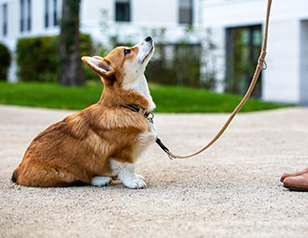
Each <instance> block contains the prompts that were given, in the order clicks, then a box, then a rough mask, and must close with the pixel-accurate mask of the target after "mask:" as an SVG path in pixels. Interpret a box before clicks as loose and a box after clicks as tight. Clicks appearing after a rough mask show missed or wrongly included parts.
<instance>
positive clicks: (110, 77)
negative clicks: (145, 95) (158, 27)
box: [82, 37, 154, 88]
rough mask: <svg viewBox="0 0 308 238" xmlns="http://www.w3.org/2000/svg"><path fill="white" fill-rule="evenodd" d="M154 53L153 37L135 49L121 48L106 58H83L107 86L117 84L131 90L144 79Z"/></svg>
mask: <svg viewBox="0 0 308 238" xmlns="http://www.w3.org/2000/svg"><path fill="white" fill-rule="evenodd" d="M153 51H154V43H153V40H152V38H151V37H146V38H145V39H143V40H142V41H140V42H139V43H138V44H136V45H135V46H133V47H126V46H119V47H117V48H115V49H113V50H112V51H111V52H110V53H109V54H108V55H107V56H106V57H104V58H102V57H99V56H94V57H88V56H86V57H82V60H83V61H84V62H85V63H86V64H87V65H88V66H89V67H90V68H91V69H92V70H94V71H95V72H96V73H97V74H98V75H99V76H100V77H101V78H102V80H103V82H104V84H105V85H110V84H111V85H114V84H117V85H118V86H120V87H123V88H130V87H131V86H132V85H133V84H134V83H135V82H136V81H137V80H138V79H139V78H144V70H145V67H146V65H147V64H148V62H149V60H150V59H151V57H152V55H153Z"/></svg>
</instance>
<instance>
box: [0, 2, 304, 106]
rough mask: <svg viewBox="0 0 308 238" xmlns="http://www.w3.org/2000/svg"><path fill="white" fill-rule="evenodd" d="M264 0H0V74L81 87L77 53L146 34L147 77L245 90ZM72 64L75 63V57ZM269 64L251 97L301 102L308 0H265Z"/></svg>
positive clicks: (101, 50) (84, 76) (84, 74)
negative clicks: (149, 43) (149, 47)
mask: <svg viewBox="0 0 308 238" xmlns="http://www.w3.org/2000/svg"><path fill="white" fill-rule="evenodd" d="M266 5H267V0H155V1H153V0H81V1H80V0H75V1H74V0H0V79H1V80H2V81H8V82H29V81H30V82H31V81H38V82H59V84H60V85H67V86H70V85H72V86H84V85H86V84H87V82H88V81H89V80H93V79H97V78H98V77H97V76H96V75H95V74H94V73H92V72H91V70H89V69H88V68H87V67H86V66H85V65H83V64H82V62H81V60H80V57H81V56H84V55H90V56H92V55H100V56H105V55H107V54H108V52H109V51H110V50H111V49H113V48H114V47H115V46H118V45H128V46H132V45H134V44H136V43H137V42H139V41H140V40H141V39H143V38H144V37H146V36H152V38H153V39H154V42H155V45H156V50H155V54H154V56H153V59H152V61H151V63H150V64H149V65H148V67H147V70H146V76H147V79H148V81H149V82H150V83H155V84H160V85H161V84H165V85H183V86H189V87H195V88H201V89H206V90H212V91H215V92H219V93H229V92H230V93H235V94H244V93H245V92H246V90H247V87H248V85H249V83H250V80H251V78H252V75H253V72H254V69H255V67H256V64H257V60H258V57H259V54H260V49H261V45H262V38H263V27H264V21H265V13H266ZM76 62H77V63H76ZM266 62H267V65H268V70H266V71H263V72H262V73H261V77H260V80H259V82H258V84H257V86H256V88H255V90H254V92H253V97H255V98H258V99H260V100H263V101H273V102H279V103H292V104H296V105H308V1H307V0H295V1H290V0H279V1H278V0H276V1H275V0H274V1H273V4H272V12H271V18H270V27H269V39H268V55H267V57H266Z"/></svg>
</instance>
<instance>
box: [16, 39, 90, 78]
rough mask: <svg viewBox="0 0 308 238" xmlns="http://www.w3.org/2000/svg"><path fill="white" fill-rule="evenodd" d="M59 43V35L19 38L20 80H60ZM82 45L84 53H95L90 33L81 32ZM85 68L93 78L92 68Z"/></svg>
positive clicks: (17, 52)
mask: <svg viewBox="0 0 308 238" xmlns="http://www.w3.org/2000/svg"><path fill="white" fill-rule="evenodd" d="M58 45H59V38H58V37H57V36H51V37H46V36H43V37H35V38H21V39H19V40H18V43H17V49H16V55H17V64H18V68H19V70H18V72H17V75H18V78H19V80H20V81H24V82H30V81H37V82H55V81H58V78H59V77H58V72H59V57H58ZM80 47H81V52H82V55H92V54H93V52H94V48H93V42H92V39H91V37H90V36H89V35H87V34H81V36H80ZM84 69H85V70H86V74H87V76H89V77H91V78H93V73H92V72H91V70H90V71H89V70H88V69H86V67H84Z"/></svg>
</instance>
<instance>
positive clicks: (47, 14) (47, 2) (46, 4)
mask: <svg viewBox="0 0 308 238" xmlns="http://www.w3.org/2000/svg"><path fill="white" fill-rule="evenodd" d="M44 19H45V28H47V27H48V26H49V0H45V18H44Z"/></svg>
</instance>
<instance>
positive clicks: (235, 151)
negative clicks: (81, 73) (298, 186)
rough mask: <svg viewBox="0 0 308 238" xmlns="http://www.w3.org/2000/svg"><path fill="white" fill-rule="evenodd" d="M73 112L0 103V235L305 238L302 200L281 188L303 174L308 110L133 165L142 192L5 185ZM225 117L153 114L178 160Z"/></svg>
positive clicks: (306, 206) (253, 117) (254, 121)
mask: <svg viewBox="0 0 308 238" xmlns="http://www.w3.org/2000/svg"><path fill="white" fill-rule="evenodd" d="M71 113H73V112H72V111H63V110H49V109H38V108H26V107H15V106H3V105H0V237H121V238H124V237H159V238H161V237H307V232H308V212H307V211H308V202H307V199H308V193H301V192H290V191H289V190H287V189H285V188H284V187H283V186H282V184H281V182H280V181H279V179H280V175H281V174H282V173H283V172H286V171H297V170H302V169H304V168H306V167H308V109H307V108H288V109H279V110H273V111H262V112H253V113H241V114H239V115H237V116H236V117H235V119H234V122H232V123H231V125H230V127H229V129H228V130H227V131H226V132H225V133H224V135H223V136H222V138H220V139H219V141H218V142H216V143H215V144H214V146H212V147H211V148H210V149H209V150H207V151H205V152H204V153H202V154H201V155H198V156H196V157H194V158H190V159H187V160H174V161H171V160H169V159H168V157H167V155H165V154H164V152H163V151H162V150H160V148H159V147H158V146H156V145H155V144H153V145H152V146H151V147H150V148H149V149H148V150H147V151H145V153H144V154H143V156H142V158H140V160H139V161H138V162H137V164H136V168H137V169H136V172H137V173H139V174H141V175H143V176H144V177H145V179H146V182H147V186H148V187H147V188H146V189H141V190H132V189H128V188H125V187H124V186H123V184H121V183H120V182H119V181H113V182H112V183H111V185H110V186H106V187H100V188H98V187H93V186H84V187H67V188H31V187H23V186H19V185H16V184H14V183H12V182H11V181H10V178H11V175H12V172H13V171H14V169H15V168H16V167H17V166H18V164H19V163H20V162H21V159H22V157H23V154H24V152H25V150H26V148H27V146H28V145H29V143H30V142H31V140H32V139H33V138H34V137H35V136H36V135H37V134H38V133H39V132H40V131H42V130H44V129H45V128H46V127H47V126H49V125H50V124H52V123H54V122H57V121H59V120H61V119H63V118H64V117H65V116H67V115H69V114H71ZM228 115H229V114H159V113H157V114H155V124H156V128H157V131H158V133H159V136H160V138H161V139H162V141H163V142H164V143H165V144H166V145H167V146H168V147H169V149H171V150H172V151H173V152H174V153H176V154H189V153H192V152H195V151H196V150H198V149H200V148H201V147H203V146H204V145H205V144H206V143H207V142H208V141H209V140H210V139H212V137H213V136H214V135H215V133H216V132H217V131H218V130H219V129H220V128H221V127H222V124H223V123H224V122H225V121H226V120H227V117H228Z"/></svg>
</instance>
